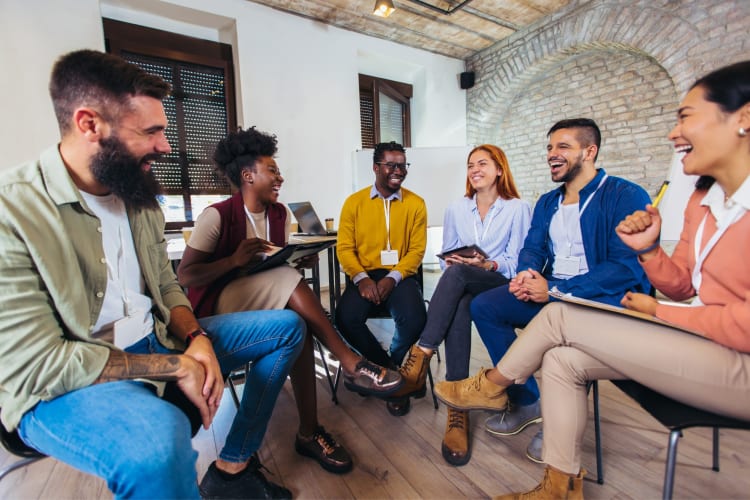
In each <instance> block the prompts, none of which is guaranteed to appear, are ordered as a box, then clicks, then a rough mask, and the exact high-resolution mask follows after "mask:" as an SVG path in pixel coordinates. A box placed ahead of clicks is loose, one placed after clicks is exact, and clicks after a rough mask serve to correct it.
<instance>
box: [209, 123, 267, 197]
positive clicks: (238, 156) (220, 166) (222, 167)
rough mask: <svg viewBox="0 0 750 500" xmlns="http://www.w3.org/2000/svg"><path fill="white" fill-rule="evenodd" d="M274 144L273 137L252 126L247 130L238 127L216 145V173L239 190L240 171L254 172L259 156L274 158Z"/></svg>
mask: <svg viewBox="0 0 750 500" xmlns="http://www.w3.org/2000/svg"><path fill="white" fill-rule="evenodd" d="M276 142H277V141H276V136H275V135H271V134H267V133H265V132H261V131H260V130H257V129H256V128H255V127H254V126H253V127H250V128H249V129H247V130H242V128H241V127H240V128H239V129H237V131H236V132H230V133H229V135H227V136H226V137H225V138H224V139H222V140H220V141H219V143H218V144H217V145H216V149H215V150H214V154H213V160H214V163H215V164H216V171H217V172H219V173H220V174H222V175H224V176H225V177H226V178H227V179H228V180H229V182H231V183H232V184H233V185H234V186H235V187H237V188H239V187H240V185H242V179H241V176H242V170H244V169H245V168H250V169H252V170H255V162H257V161H258V158H260V157H261V156H274V155H275V154H276V151H277V150H278V148H277V146H276Z"/></svg>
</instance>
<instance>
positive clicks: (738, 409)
mask: <svg viewBox="0 0 750 500" xmlns="http://www.w3.org/2000/svg"><path fill="white" fill-rule="evenodd" d="M540 367H541V369H542V391H541V402H542V418H543V419H544V423H543V426H544V450H543V453H542V458H543V459H544V461H545V462H546V463H547V464H549V465H551V466H552V467H554V468H556V469H559V470H561V471H563V472H567V473H570V474H576V473H578V471H579V470H580V467H581V442H582V440H583V432H584V430H585V428H586V422H587V417H588V415H587V413H588V401H587V394H586V382H587V381H589V380H599V379H607V380H618V379H632V380H635V381H637V382H639V383H641V384H643V385H645V386H648V387H650V388H652V389H654V390H655V391H658V392H660V393H662V394H664V395H666V396H669V397H671V398H673V399H676V400H678V401H682V402H684V403H686V404H689V405H692V406H696V407H699V408H702V409H705V410H709V411H712V412H715V413H719V414H722V415H727V416H730V417H736V418H742V419H750V354H744V353H740V352H738V351H735V350H733V349H730V348H728V347H724V346H722V345H720V344H717V343H716V342H713V341H711V340H708V339H706V338H703V337H699V336H696V335H692V334H689V333H686V332H683V331H681V330H678V329H674V328H670V327H666V326H661V325H658V324H654V323H649V322H647V321H641V320H638V319H634V318H630V317H627V316H621V315H618V314H614V313H607V312H603V311H597V310H594V309H589V308H586V307H584V306H577V305H572V304H563V303H559V302H556V303H552V304H549V305H547V306H546V307H545V308H544V309H542V311H541V312H540V313H539V314H538V315H537V316H536V317H535V318H534V319H533V320H532V321H531V323H529V324H528V326H527V327H526V328H525V329H524V331H523V333H522V334H521V335H520V336H519V338H518V339H517V340H516V341H515V342H514V343H513V345H512V346H511V348H510V349H509V350H508V352H507V353H506V354H505V356H504V357H503V359H501V360H500V362H499V363H498V364H497V368H498V370H500V373H502V374H503V375H504V376H505V377H507V378H509V379H511V380H514V381H516V383H523V382H524V381H525V380H526V378H527V377H529V376H531V375H532V374H533V373H534V372H535V371H536V370H538V369H539V368H540Z"/></svg>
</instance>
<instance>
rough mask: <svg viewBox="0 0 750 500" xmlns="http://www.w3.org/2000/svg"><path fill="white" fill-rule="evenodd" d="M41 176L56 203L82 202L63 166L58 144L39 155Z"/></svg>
mask: <svg viewBox="0 0 750 500" xmlns="http://www.w3.org/2000/svg"><path fill="white" fill-rule="evenodd" d="M40 164H41V170H42V177H43V178H44V184H45V186H46V188H47V192H48V193H49V196H50V198H52V201H54V202H55V203H56V204H57V205H64V204H66V203H75V202H79V203H82V202H83V200H82V199H81V196H80V194H79V193H78V188H77V187H76V185H75V184H74V183H73V179H72V178H71V177H70V174H69V173H68V169H67V168H65V163H64V162H63V159H62V156H60V150H59V149H58V146H54V147H51V148H49V149H47V150H45V151H44V152H42V154H41V156H40Z"/></svg>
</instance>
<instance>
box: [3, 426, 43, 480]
mask: <svg viewBox="0 0 750 500" xmlns="http://www.w3.org/2000/svg"><path fill="white" fill-rule="evenodd" d="M0 441H2V444H3V448H5V449H6V450H7V451H8V452H9V453H11V454H13V455H16V456H17V457H20V460H17V461H15V462H13V463H12V464H10V465H8V466H6V467H3V469H2V470H0V481H1V480H2V479H3V478H4V477H5V476H7V475H8V474H10V473H11V472H13V471H14V470H17V469H20V468H22V467H26V466H27V465H30V464H33V463H34V462H36V461H38V460H41V459H43V458H46V456H47V455H44V454H42V453H39V452H38V451H36V450H35V449H34V448H31V447H30V446H27V445H26V443H24V442H23V441H21V438H20V437H19V436H18V432H16V431H13V432H8V431H7V430H6V429H5V426H3V425H2V424H0Z"/></svg>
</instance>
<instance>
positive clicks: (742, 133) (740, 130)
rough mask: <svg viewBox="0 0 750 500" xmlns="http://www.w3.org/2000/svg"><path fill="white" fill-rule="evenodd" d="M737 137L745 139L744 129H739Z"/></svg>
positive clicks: (745, 132)
mask: <svg viewBox="0 0 750 500" xmlns="http://www.w3.org/2000/svg"><path fill="white" fill-rule="evenodd" d="M737 135H739V136H740V137H745V136H746V135H747V130H745V128H744V127H740V129H739V130H738V131H737Z"/></svg>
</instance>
